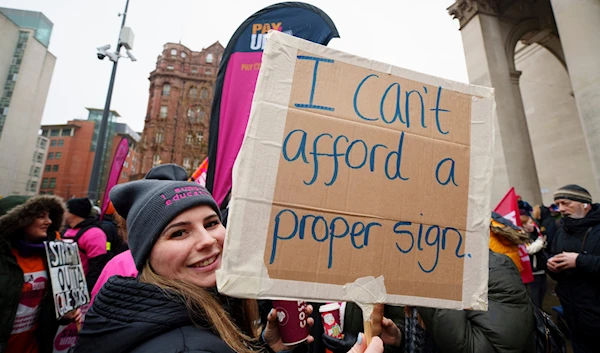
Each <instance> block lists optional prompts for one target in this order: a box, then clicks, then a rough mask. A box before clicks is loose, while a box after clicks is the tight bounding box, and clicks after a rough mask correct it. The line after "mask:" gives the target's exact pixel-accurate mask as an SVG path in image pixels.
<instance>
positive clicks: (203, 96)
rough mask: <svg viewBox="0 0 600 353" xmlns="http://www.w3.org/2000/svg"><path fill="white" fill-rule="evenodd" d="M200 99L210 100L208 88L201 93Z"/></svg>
mask: <svg viewBox="0 0 600 353" xmlns="http://www.w3.org/2000/svg"><path fill="white" fill-rule="evenodd" d="M200 98H202V99H206V98H208V90H207V89H206V88H203V89H202V90H201V91H200Z"/></svg>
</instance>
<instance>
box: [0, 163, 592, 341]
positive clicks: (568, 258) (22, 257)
mask: <svg viewBox="0 0 600 353" xmlns="http://www.w3.org/2000/svg"><path fill="white" fill-rule="evenodd" d="M187 180H188V175H187V173H186V171H185V170H184V169H183V168H181V167H179V166H177V165H173V164H166V165H161V166H158V167H155V168H154V169H152V170H151V171H150V172H149V173H148V174H147V175H146V177H145V178H144V179H143V180H138V181H132V182H128V183H125V184H120V185H116V186H115V187H114V188H113V189H112V190H111V192H110V200H111V204H110V205H109V207H108V211H107V212H106V214H105V215H100V214H98V212H97V210H95V209H94V207H92V203H91V202H90V201H89V200H88V199H71V200H68V201H66V203H65V202H64V201H63V200H62V199H60V198H58V197H56V196H34V197H22V196H10V197H6V198H3V199H0V216H1V217H0V282H1V283H0V286H1V287H2V291H0V312H1V313H2V316H1V317H0V352H2V353H4V352H9V353H13V352H28V353H35V352H52V350H53V343H52V342H53V339H54V337H55V335H56V331H57V327H58V325H60V324H65V323H69V322H73V321H75V322H78V323H82V326H81V330H80V332H79V334H78V337H77V343H76V345H74V346H73V347H72V351H74V352H247V353H250V352H260V351H264V352H283V351H285V352H289V351H294V352H315V353H324V352H332V353H338V352H348V351H352V352H355V353H359V352H364V351H365V350H366V351H367V352H369V353H375V352H383V351H386V352H407V353H426V352H444V353H451V352H452V353H454V352H456V353H459V352H460V353H467V352H468V353H471V352H473V353H474V352H497V353H504V352H506V353H508V352H527V353H529V352H531V353H534V352H538V351H539V346H538V344H537V342H536V329H537V327H538V326H539V325H540V321H539V319H536V317H539V316H536V313H539V312H540V310H541V309H542V306H543V303H544V296H545V294H546V292H547V288H548V282H547V277H546V276H547V275H550V276H551V277H552V278H553V279H554V280H555V281H556V283H557V285H556V294H557V296H558V298H559V299H560V303H561V305H562V308H563V310H564V320H565V321H566V323H567V326H568V332H564V334H565V335H567V336H568V337H569V339H570V341H571V344H572V347H573V350H574V352H575V353H582V352H597V351H598V348H597V346H598V344H596V343H595V339H594V338H595V336H596V335H597V334H598V333H600V301H599V300H600V226H599V224H600V205H598V204H594V203H592V197H591V196H590V194H589V192H587V190H585V189H584V188H582V187H580V186H577V185H566V186H564V187H562V188H560V189H559V190H557V191H556V192H555V194H554V204H552V205H550V206H548V207H546V206H543V205H536V206H530V205H529V204H528V203H527V202H526V200H520V201H519V210H520V221H521V224H522V227H519V226H517V225H515V224H514V223H513V222H511V221H509V220H507V219H505V218H503V217H502V216H501V215H499V214H497V213H492V214H491V219H490V242H489V249H490V250H489V265H488V270H489V283H488V301H489V308H488V310H487V311H473V310H448V309H433V308H425V307H394V306H389V305H376V306H375V310H374V313H373V315H372V320H371V321H372V322H371V324H372V332H374V334H375V337H374V338H373V340H372V341H371V343H370V345H369V346H368V347H367V343H366V339H365V336H364V335H363V334H362V332H364V331H365V328H364V327H363V319H362V311H361V309H360V308H359V307H358V306H357V305H356V304H354V303H339V304H340V309H341V310H340V313H341V315H340V316H341V317H340V321H341V323H340V324H341V326H342V329H343V332H344V335H343V336H342V337H341V338H334V337H330V336H329V335H327V334H326V333H325V332H324V329H323V324H322V322H321V316H320V315H319V310H318V309H319V307H320V306H321V305H322V304H321V303H310V304H309V305H307V308H306V312H307V314H308V315H310V318H309V319H308V325H309V326H311V336H310V337H309V338H308V340H306V341H305V342H304V343H302V344H299V345H296V346H286V345H284V344H283V342H282V340H281V336H280V333H279V326H278V325H277V312H276V310H275V309H273V307H272V305H271V304H270V302H269V301H256V300H251V299H238V298H231V297H228V296H225V295H222V294H220V293H219V292H218V291H217V290H216V274H215V271H216V270H217V269H218V268H219V267H220V264H221V258H222V255H223V254H222V253H223V242H224V238H225V227H224V224H226V219H224V217H223V213H225V214H226V212H222V211H225V208H223V209H222V208H221V207H219V205H218V204H217V203H216V202H215V200H214V199H213V197H212V196H211V194H210V193H209V192H208V191H207V190H206V189H204V188H202V187H200V186H198V184H196V183H193V182H189V181H187ZM190 186H193V187H195V188H197V190H198V191H199V192H197V193H196V194H195V195H194V196H192V197H187V198H185V199H181V200H178V201H177V202H173V203H172V204H170V205H169V206H167V205H166V204H165V203H164V202H163V197H167V198H168V197H169V195H171V194H173V193H174V192H175V191H174V190H175V189H178V188H182V187H190ZM46 240H62V241H71V242H76V243H77V244H78V247H79V250H80V257H81V262H82V266H83V271H84V274H85V277H86V281H87V285H88V288H89V290H90V292H91V295H92V305H91V306H90V307H89V310H87V313H85V315H82V312H81V310H79V309H78V310H74V311H72V312H69V313H67V314H65V315H64V316H62V317H60V318H58V319H56V316H55V310H54V301H53V295H52V288H51V286H50V282H49V272H48V267H47V266H48V265H47V260H46V253H45V248H44V244H43V241H46ZM519 246H524V247H525V248H526V250H527V253H528V254H529V260H530V264H531V272H532V275H533V281H530V283H523V280H522V276H521V272H522V271H523V270H524V269H523V264H522V256H521V255H520V254H519V250H518V248H519Z"/></svg>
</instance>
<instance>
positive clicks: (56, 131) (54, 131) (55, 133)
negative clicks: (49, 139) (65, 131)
mask: <svg viewBox="0 0 600 353" xmlns="http://www.w3.org/2000/svg"><path fill="white" fill-rule="evenodd" d="M59 134H60V130H54V129H52V130H50V136H58V135H59Z"/></svg>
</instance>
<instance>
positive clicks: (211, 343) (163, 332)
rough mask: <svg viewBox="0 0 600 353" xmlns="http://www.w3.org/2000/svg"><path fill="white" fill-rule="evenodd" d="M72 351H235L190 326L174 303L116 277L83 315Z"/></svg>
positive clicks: (182, 309) (143, 285)
mask: <svg viewBox="0 0 600 353" xmlns="http://www.w3.org/2000/svg"><path fill="white" fill-rule="evenodd" d="M207 327H208V325H207ZM75 352H76V353H79V352H81V353H87V352H95V353H104V352H106V353H121V352H131V353H142V352H144V353H154V352H156V353H158V352H161V353H163V352H173V353H176V352H177V353H179V352H214V353H221V352H222V353H232V352H233V351H232V350H231V348H229V346H228V345H227V344H226V343H225V342H224V341H223V340H221V338H219V337H218V336H217V335H216V334H215V333H213V332H212V331H211V330H210V329H208V328H206V329H202V328H198V327H196V326H194V324H193V323H192V321H191V320H190V317H189V315H188V312H187V309H186V307H185V304H184V303H183V302H181V301H180V300H178V299H177V298H174V297H167V296H166V295H165V293H164V292H163V291H162V290H161V289H160V288H158V287H157V286H155V285H152V284H147V283H141V282H139V281H138V280H137V279H135V278H128V277H121V276H114V277H111V278H110V279H109V280H108V282H106V284H104V286H103V287H102V289H101V290H100V292H99V293H98V295H97V296H96V298H95V299H94V304H93V305H92V307H91V309H90V310H89V311H88V313H87V314H86V317H85V321H84V324H83V329H82V330H81V332H80V333H79V338H78V339H77V344H76V346H75Z"/></svg>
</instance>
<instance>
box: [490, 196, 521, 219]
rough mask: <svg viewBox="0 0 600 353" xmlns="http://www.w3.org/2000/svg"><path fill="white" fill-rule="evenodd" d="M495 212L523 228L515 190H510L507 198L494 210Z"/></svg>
mask: <svg viewBox="0 0 600 353" xmlns="http://www.w3.org/2000/svg"><path fill="white" fill-rule="evenodd" d="M494 212H496V213H498V214H499V215H500V216H502V217H504V218H506V219H508V220H509V221H511V222H513V224H515V225H517V226H519V227H521V226H522V224H521V217H519V202H518V201H517V194H516V193H515V188H510V190H508V192H507V193H506V196H504V198H503V199H502V201H500V203H499V204H498V206H496V208H495V209H494Z"/></svg>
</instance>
